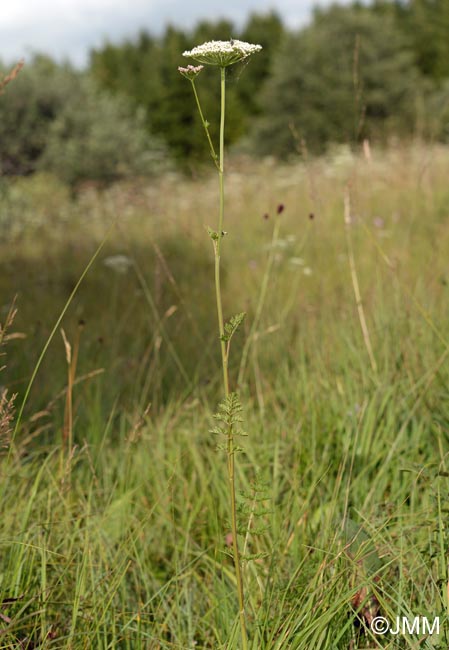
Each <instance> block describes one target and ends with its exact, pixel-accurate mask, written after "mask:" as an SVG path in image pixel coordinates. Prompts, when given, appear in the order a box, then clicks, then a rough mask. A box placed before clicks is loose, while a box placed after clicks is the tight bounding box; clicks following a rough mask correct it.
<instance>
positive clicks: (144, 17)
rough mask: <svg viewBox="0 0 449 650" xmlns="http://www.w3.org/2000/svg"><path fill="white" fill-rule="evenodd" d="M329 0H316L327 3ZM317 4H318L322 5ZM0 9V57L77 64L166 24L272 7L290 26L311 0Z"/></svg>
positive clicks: (33, 0) (63, 2)
mask: <svg viewBox="0 0 449 650" xmlns="http://www.w3.org/2000/svg"><path fill="white" fill-rule="evenodd" d="M328 1H329V0H321V3H322V2H328ZM321 3H320V4H321ZM2 4H4V6H3V7H2V8H1V10H0V60H3V61H6V62H8V63H9V62H11V61H13V60H14V59H18V58H21V57H23V56H26V54H27V53H29V52H30V51H31V52H33V51H34V52H36V51H37V52H46V53H48V54H50V55H52V56H54V57H56V58H57V59H67V58H69V59H70V60H71V61H73V62H74V63H76V64H78V65H83V64H84V63H85V62H86V61H87V55H88V52H89V49H90V48H92V47H96V46H97V47H98V46H100V45H101V44H102V43H103V42H104V41H105V40H106V39H109V40H111V41H117V40H120V39H122V38H126V37H130V36H132V35H133V34H135V33H136V32H137V31H138V30H139V29H142V28H144V29H146V30H148V31H149V32H151V33H159V32H160V31H161V30H162V29H163V28H164V26H165V25H166V24H168V23H171V24H175V25H177V26H179V27H184V28H191V27H193V26H194V25H195V23H196V22H197V21H199V20H201V19H208V20H214V19H218V18H221V17H225V18H229V19H231V20H232V21H233V22H235V23H237V25H239V24H242V23H243V22H244V20H245V18H246V17H247V15H248V14H249V13H251V12H255V11H257V12H259V13H261V12H265V11H269V10H270V9H273V8H274V9H275V10H276V11H278V13H279V14H280V15H281V16H282V17H283V18H284V20H285V22H286V23H287V24H289V25H291V26H298V25H300V24H302V23H304V22H305V21H306V20H307V17H308V16H309V15H310V11H311V8H312V6H313V5H314V4H317V2H316V0H277V2H273V1H272V0H245V1H244V2H242V0H227V2H226V3H223V2H221V1H220V2H219V1H218V0H208V1H207V2H204V1H203V0H190V2H187V1H186V0H13V1H12V2H4V3H2Z"/></svg>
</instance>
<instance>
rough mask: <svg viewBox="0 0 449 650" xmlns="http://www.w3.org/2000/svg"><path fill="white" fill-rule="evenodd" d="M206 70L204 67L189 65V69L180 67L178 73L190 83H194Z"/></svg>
mask: <svg viewBox="0 0 449 650" xmlns="http://www.w3.org/2000/svg"><path fill="white" fill-rule="evenodd" d="M203 68H204V65H188V66H187V68H182V67H181V66H179V67H178V71H179V72H180V73H181V74H182V76H183V77H185V78H186V79H188V80H189V81H193V80H194V79H195V78H196V77H197V76H198V75H199V74H200V72H201V70H202V69H203Z"/></svg>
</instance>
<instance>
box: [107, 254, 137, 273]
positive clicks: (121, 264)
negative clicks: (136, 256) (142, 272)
mask: <svg viewBox="0 0 449 650" xmlns="http://www.w3.org/2000/svg"><path fill="white" fill-rule="evenodd" d="M103 264H104V265H105V266H107V267H108V268H110V269H112V270H113V271H115V272H116V273H118V274H120V275H124V274H125V273H126V272H127V271H128V269H129V267H130V266H132V265H133V261H132V259H130V258H129V257H127V256H126V255H110V256H109V257H106V259H104V260H103Z"/></svg>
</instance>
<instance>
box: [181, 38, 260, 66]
mask: <svg viewBox="0 0 449 650" xmlns="http://www.w3.org/2000/svg"><path fill="white" fill-rule="evenodd" d="M261 49H262V46H261V45H253V44H252V43H246V42H245V41H239V40H234V39H231V40H230V41H208V42H207V43H203V44H202V45H197V46H196V47H194V48H193V50H188V51H186V52H183V56H190V57H192V59H196V61H199V62H200V63H205V64H208V65H219V66H221V67H222V68H224V67H226V66H228V65H232V64H233V63H237V62H238V61H243V59H246V58H247V57H248V56H251V54H255V53H256V52H260V50H261Z"/></svg>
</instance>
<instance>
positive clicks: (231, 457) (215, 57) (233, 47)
mask: <svg viewBox="0 0 449 650" xmlns="http://www.w3.org/2000/svg"><path fill="white" fill-rule="evenodd" d="M261 49H262V47H261V46H260V45H253V44H251V43H245V42H243V41H239V40H233V39H231V40H229V41H209V42H207V43H204V44H203V45H199V46H197V47H194V48H193V49H192V50H190V51H188V52H184V54H183V56H186V57H191V58H192V59H195V61H197V62H198V63H200V64H201V65H197V66H193V65H188V66H187V67H185V68H184V67H180V68H178V70H179V72H180V73H181V74H182V75H183V76H184V77H186V78H187V79H188V80H189V81H190V83H191V84H192V89H193V94H194V96H195V101H196V105H197V108H198V112H199V115H200V118H201V122H202V124H203V128H204V132H205V134H206V138H207V141H208V143H209V148H210V153H211V156H212V159H213V161H214V163H215V166H216V168H217V172H218V181H219V209H218V227H217V230H212V229H210V228H209V235H210V237H211V240H212V243H213V247H214V256H215V294H216V301H217V315H218V330H219V340H220V347H221V361H222V369H223V391H224V399H223V401H222V402H221V403H220V406H219V411H218V413H217V414H216V415H215V418H216V420H217V421H218V423H217V426H216V427H215V429H214V430H213V431H214V433H218V434H224V436H225V440H226V442H225V444H224V445H223V447H224V449H225V451H226V454H227V469H228V479H229V502H230V503H229V505H230V519H231V531H232V551H233V557H234V567H235V577H236V585H237V598H238V605H239V622H240V631H241V640H242V650H247V648H248V634H247V625H246V617H245V598H244V589H243V578H242V567H241V560H240V552H239V545H238V538H237V508H236V489H235V470H234V466H235V453H236V452H237V451H238V450H239V447H238V445H237V444H236V442H235V439H236V436H239V435H242V434H243V432H242V430H241V428H240V425H241V421H242V418H241V411H242V407H241V405H240V401H239V398H238V396H237V394H236V393H235V392H231V389H230V381H229V372H228V367H229V353H230V346H231V339H232V337H233V335H234V334H235V332H236V331H237V329H238V328H239V326H240V325H241V323H242V321H243V319H244V317H245V314H244V313H240V314H236V315H235V316H233V317H232V318H231V319H230V320H229V321H228V322H227V323H225V322H224V319H223V306H222V297H221V282H220V260H221V253H222V242H223V237H224V235H225V232H224V230H223V227H224V133H225V113H226V69H227V68H228V67H229V66H230V65H233V64H234V63H238V62H239V61H243V60H244V59H247V58H248V57H249V56H251V55H252V54H255V53H256V52H259V51H260V50H261ZM204 65H211V66H215V67H216V68H217V69H219V70H220V84H221V85H220V88H221V100H220V140H219V149H218V154H217V152H216V149H215V147H214V144H213V141H212V138H211V136H210V132H209V123H208V122H207V120H206V119H205V117H204V114H203V111H202V108H201V103H200V100H199V96H198V93H197V90H196V86H195V80H196V78H197V76H198V75H199V74H200V72H201V70H202V69H203V67H204Z"/></svg>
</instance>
